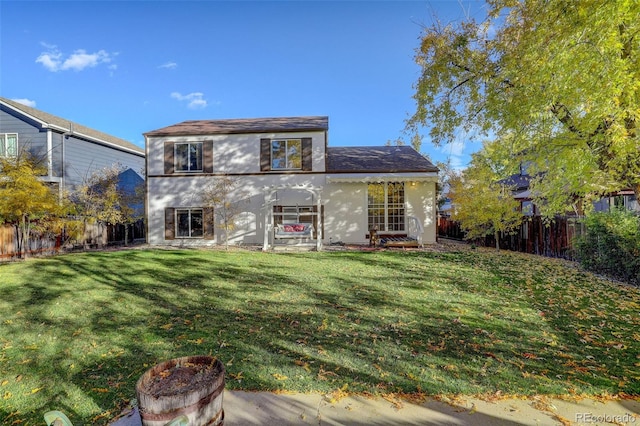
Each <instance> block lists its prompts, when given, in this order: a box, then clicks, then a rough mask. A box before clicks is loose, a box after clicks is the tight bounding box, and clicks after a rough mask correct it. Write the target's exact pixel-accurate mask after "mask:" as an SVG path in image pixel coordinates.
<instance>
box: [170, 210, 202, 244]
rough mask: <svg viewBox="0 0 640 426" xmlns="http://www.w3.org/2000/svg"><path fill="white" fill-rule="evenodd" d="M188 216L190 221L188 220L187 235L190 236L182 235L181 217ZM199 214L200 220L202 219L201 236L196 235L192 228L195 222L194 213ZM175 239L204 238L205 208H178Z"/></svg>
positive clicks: (176, 211)
mask: <svg viewBox="0 0 640 426" xmlns="http://www.w3.org/2000/svg"><path fill="white" fill-rule="evenodd" d="M185 212H186V214H187V215H188V219H187V226H188V229H187V230H186V231H187V234H188V235H181V233H180V224H181V222H180V215H181V214H185ZM196 212H197V213H199V214H200V218H201V225H200V234H199V235H194V234H193V233H194V230H193V228H192V225H193V221H192V214H193V213H196ZM175 224H176V225H175V226H176V229H175V238H204V209H203V208H199V207H198V208H190V207H185V208H176V210H175Z"/></svg>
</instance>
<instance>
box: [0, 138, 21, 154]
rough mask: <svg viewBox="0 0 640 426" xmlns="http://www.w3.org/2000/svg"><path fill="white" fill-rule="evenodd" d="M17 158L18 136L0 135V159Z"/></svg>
mask: <svg viewBox="0 0 640 426" xmlns="http://www.w3.org/2000/svg"><path fill="white" fill-rule="evenodd" d="M17 156H18V134H17V133H0V157H17Z"/></svg>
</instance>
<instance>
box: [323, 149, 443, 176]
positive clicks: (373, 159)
mask: <svg viewBox="0 0 640 426" xmlns="http://www.w3.org/2000/svg"><path fill="white" fill-rule="evenodd" d="M397 172H438V168H437V167H436V166H434V165H433V163H431V161H429V160H427V159H426V158H425V157H423V156H422V155H421V154H420V153H419V152H418V151H416V150H415V149H413V148H412V147H410V146H359V147H335V148H327V173H397Z"/></svg>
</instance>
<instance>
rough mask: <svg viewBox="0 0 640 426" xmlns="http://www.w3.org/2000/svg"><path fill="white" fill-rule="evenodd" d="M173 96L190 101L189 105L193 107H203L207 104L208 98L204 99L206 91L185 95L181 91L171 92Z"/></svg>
mask: <svg viewBox="0 0 640 426" xmlns="http://www.w3.org/2000/svg"><path fill="white" fill-rule="evenodd" d="M171 97H172V98H174V99H177V100H179V101H181V102H188V103H187V107H188V108H191V109H203V108H206V106H207V100H206V99H204V93H200V92H193V93H189V94H188V95H183V94H181V93H179V92H173V93H171Z"/></svg>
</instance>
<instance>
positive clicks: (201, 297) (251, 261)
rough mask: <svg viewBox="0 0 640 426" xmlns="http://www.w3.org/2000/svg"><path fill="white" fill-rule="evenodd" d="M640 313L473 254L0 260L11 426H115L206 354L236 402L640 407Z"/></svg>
mask: <svg viewBox="0 0 640 426" xmlns="http://www.w3.org/2000/svg"><path fill="white" fill-rule="evenodd" d="M456 250H457V251H456ZM639 311H640V290H639V289H638V288H633V287H628V286H624V285H620V284H616V283H612V282H609V281H605V280H602V279H599V278H597V277H594V276H593V275H591V274H588V273H585V272H582V271H580V270H579V269H577V268H576V267H575V265H574V264H572V263H569V262H564V261H560V260H555V259H546V258H542V257H536V256H531V255H525V254H519V253H511V252H500V253H496V252H495V251H493V250H488V249H487V250H485V249H482V250H470V249H468V248H467V247H466V246H461V247H460V248H459V249H454V251H449V252H435V251H433V252H420V251H407V252H403V251H377V252H353V251H344V252H320V253H281V254H277V253H262V252H254V251H230V252H224V251H205V250H123V251H114V252H90V253H79V254H68V255H61V256H57V257H51V258H43V259H32V260H29V261H26V262H21V263H11V264H0V423H1V424H31V425H40V424H44V421H43V419H42V415H43V414H44V412H46V411H48V410H51V409H59V410H62V411H64V412H65V413H67V414H68V415H69V417H70V418H71V420H72V421H74V422H77V424H81V423H82V424H105V423H107V422H108V421H109V420H110V419H111V418H113V417H114V416H116V415H117V414H118V413H120V411H121V410H122V409H123V408H124V406H125V405H126V404H128V403H129V402H130V400H131V399H133V398H135V383H136V381H137V379H138V378H139V377H140V376H141V375H142V374H143V373H144V372H145V371H146V370H147V369H148V368H150V367H151V366H153V365H154V364H156V363H159V362H161V361H165V360H167V359H170V358H175V357H180V356H187V355H198V354H211V355H214V356H217V357H218V358H219V359H220V360H221V361H222V362H223V363H224V364H225V367H226V370H227V383H226V387H227V389H243V390H271V391H276V390H283V391H302V392H312V391H317V392H327V393H328V392H363V393H415V394H420V395H442V394H466V395H471V394H473V395H479V394H486V395H497V394H501V395H506V394H517V395H532V394H548V395H558V394H565V395H566V394H573V395H582V394H586V395H599V396H608V395H616V394H630V395H640V377H639V376H640V358H639V357H640V314H639Z"/></svg>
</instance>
